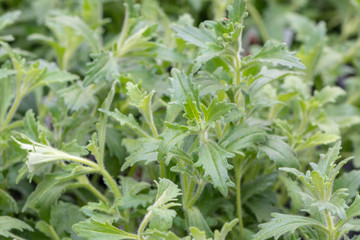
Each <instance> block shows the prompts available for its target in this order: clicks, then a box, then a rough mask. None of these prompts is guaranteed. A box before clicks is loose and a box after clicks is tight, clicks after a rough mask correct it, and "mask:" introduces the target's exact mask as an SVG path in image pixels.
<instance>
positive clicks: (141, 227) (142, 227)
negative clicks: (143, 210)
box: [138, 211, 153, 240]
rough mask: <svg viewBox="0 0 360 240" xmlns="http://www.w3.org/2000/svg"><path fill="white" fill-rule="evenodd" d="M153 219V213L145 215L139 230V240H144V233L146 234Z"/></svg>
mask: <svg viewBox="0 0 360 240" xmlns="http://www.w3.org/2000/svg"><path fill="white" fill-rule="evenodd" d="M152 217H153V212H152V211H150V212H148V213H147V214H146V215H145V217H144V219H143V220H142V222H141V224H140V227H139V230H138V239H140V240H144V236H143V233H144V230H145V227H146V226H147V225H148V223H149V222H150V220H151V219H152Z"/></svg>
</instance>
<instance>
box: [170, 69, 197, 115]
mask: <svg viewBox="0 0 360 240" xmlns="http://www.w3.org/2000/svg"><path fill="white" fill-rule="evenodd" d="M170 81H171V85H172V89H171V90H170V91H171V93H172V97H173V101H174V102H176V103H177V104H183V103H184V102H186V100H187V97H188V95H189V94H191V95H192V98H193V99H194V100H195V102H196V107H197V108H198V109H199V108H200V106H199V102H198V99H199V90H198V89H197V88H196V87H195V85H194V83H193V82H192V78H191V77H188V76H186V74H185V73H184V72H182V71H180V70H178V69H175V68H173V69H172V70H171V78H170Z"/></svg>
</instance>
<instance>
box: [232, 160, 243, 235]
mask: <svg viewBox="0 0 360 240" xmlns="http://www.w3.org/2000/svg"><path fill="white" fill-rule="evenodd" d="M234 168H235V178H236V179H235V181H236V183H235V184H236V209H237V215H238V218H239V232H240V240H243V239H245V238H244V226H243V221H242V207H241V178H242V164H241V159H240V156H239V157H238V158H234Z"/></svg>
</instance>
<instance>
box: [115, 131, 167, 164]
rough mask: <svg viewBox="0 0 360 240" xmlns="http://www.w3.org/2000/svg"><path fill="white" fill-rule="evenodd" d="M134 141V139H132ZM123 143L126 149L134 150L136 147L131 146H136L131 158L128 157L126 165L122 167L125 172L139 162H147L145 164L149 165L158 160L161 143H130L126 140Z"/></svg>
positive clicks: (139, 140)
mask: <svg viewBox="0 0 360 240" xmlns="http://www.w3.org/2000/svg"><path fill="white" fill-rule="evenodd" d="M131 140H133V139H131ZM122 143H123V144H124V145H125V147H126V148H127V149H128V151H129V149H130V148H134V146H130V145H133V144H136V145H135V148H134V150H132V151H131V154H130V156H128V157H127V158H126V159H125V160H126V161H125V163H124V164H123V165H122V167H121V171H124V170H125V169H127V168H128V167H131V166H133V165H134V164H136V163H138V162H143V161H144V162H145V164H148V163H150V162H154V161H157V160H158V155H159V153H158V151H157V149H158V147H159V144H160V143H159V142H158V141H154V140H152V139H144V138H142V139H137V140H135V142H134V141H129V140H128V139H124V140H123V141H122Z"/></svg>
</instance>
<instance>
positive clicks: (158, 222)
mask: <svg viewBox="0 0 360 240" xmlns="http://www.w3.org/2000/svg"><path fill="white" fill-rule="evenodd" d="M155 183H156V185H157V188H158V191H157V194H156V199H155V203H154V204H153V205H152V206H150V207H148V208H147V210H148V211H149V212H151V213H152V215H153V217H152V218H151V221H150V224H149V227H150V228H151V229H159V230H161V231H167V230H168V229H169V228H171V226H172V221H173V218H174V217H175V216H176V211H175V210H172V209H169V208H171V207H174V206H179V205H181V204H178V203H175V202H174V201H176V200H177V196H179V195H181V192H180V189H179V187H178V186H177V185H176V184H175V183H173V182H171V181H170V180H168V179H166V178H162V179H160V181H159V183H157V182H156V181H155Z"/></svg>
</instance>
